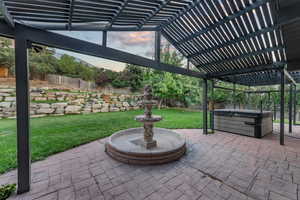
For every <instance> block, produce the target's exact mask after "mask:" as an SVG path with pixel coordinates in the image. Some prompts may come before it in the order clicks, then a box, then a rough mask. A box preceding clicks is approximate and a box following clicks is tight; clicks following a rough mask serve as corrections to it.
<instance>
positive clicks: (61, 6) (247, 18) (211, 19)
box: [0, 0, 300, 193]
mask: <svg viewBox="0 0 300 200" xmlns="http://www.w3.org/2000/svg"><path fill="white" fill-rule="evenodd" d="M1 5H2V14H3V19H2V20H1V21H0V35H1V36H5V37H10V38H14V40H15V56H16V93H17V142H18V145H17V148H18V155H17V156H18V193H23V192H27V191H29V189H30V129H29V89H28V88H29V84H28V64H27V62H28V60H27V49H28V48H29V47H30V46H31V44H32V43H36V44H42V45H47V46H50V47H54V48H60V49H65V50H70V51H74V52H78V53H82V54H87V55H91V56H96V57H102V58H106V59H111V60H115V61H120V62H126V63H131V64H136V65H140V66H143V67H150V68H153V69H158V70H163V71H167V72H171V73H177V74H182V75H187V76H192V77H197V78H201V79H204V89H203V98H204V102H207V81H208V80H213V79H219V80H223V81H228V82H232V83H236V84H241V85H248V86H259V85H273V84H280V85H281V88H280V92H281V109H280V112H281V118H280V120H281V123H280V144H282V145H283V144H284V108H283V104H284V91H285V88H284V85H285V83H291V87H292V84H294V85H295V84H296V82H300V74H299V73H298V72H296V71H297V70H298V69H299V68H300V65H299V64H300V59H299V58H298V55H299V53H300V45H299V43H300V37H299V31H300V21H299V20H298V19H299V17H300V14H299V10H300V2H299V1H298V0H180V1H179V0H2V4H1ZM49 30H69V31H72V30H78V31H103V38H102V44H94V43H91V42H86V41H82V40H78V39H74V38H70V37H67V36H63V35H60V34H57V33H53V32H50V31H49ZM112 31H118V32H122V31H153V32H155V59H154V60H152V59H147V58H143V57H140V56H137V55H133V54H130V53H126V52H123V51H120V50H117V49H112V48H109V47H107V34H109V32H112ZM161 35H162V36H164V37H165V38H166V39H167V40H168V41H169V42H170V43H171V44H172V45H173V46H174V47H175V48H176V49H177V50H178V51H179V52H180V53H181V54H183V55H184V56H185V57H186V58H187V59H188V61H189V62H191V63H193V65H195V66H196V68H197V69H198V71H192V70H190V69H185V68H179V67H175V66H171V65H168V64H164V63H161V62H160V43H161V42H160V41H161ZM203 114H204V116H203V121H204V128H203V132H204V134H207V104H206V103H204V104H203Z"/></svg>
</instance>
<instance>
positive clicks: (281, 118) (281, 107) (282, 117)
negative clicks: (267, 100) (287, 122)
mask: <svg viewBox="0 0 300 200" xmlns="http://www.w3.org/2000/svg"><path fill="white" fill-rule="evenodd" d="M284 84H285V75H284V70H283V69H282V70H281V71H280V145H284Z"/></svg>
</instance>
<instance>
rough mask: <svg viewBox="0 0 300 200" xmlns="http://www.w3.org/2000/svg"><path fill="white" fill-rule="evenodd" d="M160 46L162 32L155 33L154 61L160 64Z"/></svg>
mask: <svg viewBox="0 0 300 200" xmlns="http://www.w3.org/2000/svg"><path fill="white" fill-rule="evenodd" d="M160 44H161V33H160V31H155V49H154V54H155V55H154V56H155V57H154V59H155V61H157V62H160Z"/></svg>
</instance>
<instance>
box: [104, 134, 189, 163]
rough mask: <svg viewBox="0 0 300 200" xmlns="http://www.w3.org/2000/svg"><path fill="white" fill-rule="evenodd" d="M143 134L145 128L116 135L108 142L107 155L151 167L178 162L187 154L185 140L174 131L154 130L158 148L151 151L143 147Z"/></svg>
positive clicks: (121, 160) (124, 161)
mask: <svg viewBox="0 0 300 200" xmlns="http://www.w3.org/2000/svg"><path fill="white" fill-rule="evenodd" d="M143 132H144V129H143V128H131V129H127V130H121V131H118V132H116V133H114V134H113V135H111V136H110V137H109V138H108V141H107V142H106V145H105V148H106V152H107V154H108V155H109V156H110V157H112V158H113V159H115V160H118V161H120V162H123V163H127V164H140V165H149V164H162V163H168V162H171V161H175V160H178V159H179V158H180V157H182V156H183V155H184V154H185V152H186V141H185V138H184V137H183V136H181V135H179V134H178V133H176V132H174V131H171V130H168V129H164V128H153V132H155V134H154V137H153V139H154V140H156V141H157V146H156V147H154V148H151V149H147V148H145V147H144V146H143V141H144V138H143Z"/></svg>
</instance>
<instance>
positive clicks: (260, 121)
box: [214, 109, 273, 138]
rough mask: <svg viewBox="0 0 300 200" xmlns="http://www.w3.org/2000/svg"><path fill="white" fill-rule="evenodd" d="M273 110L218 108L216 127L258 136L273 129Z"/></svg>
mask: <svg viewBox="0 0 300 200" xmlns="http://www.w3.org/2000/svg"><path fill="white" fill-rule="evenodd" d="M272 115H273V114H272V112H271V111H263V112H261V111H257V110H238V109H216V110H214V129H215V130H219V131H224V132H230V133H236V134H240V135H247V136H251V137H256V138H262V137H263V136H265V135H267V134H269V133H271V132H272V131H273V124H272Z"/></svg>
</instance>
